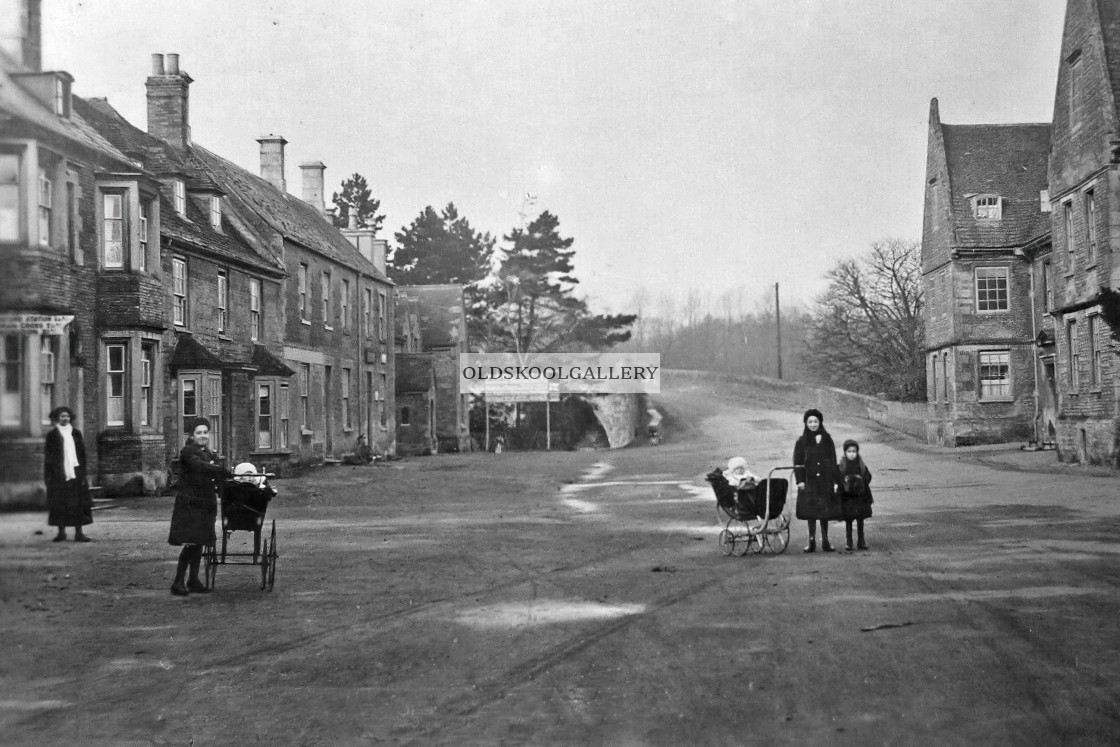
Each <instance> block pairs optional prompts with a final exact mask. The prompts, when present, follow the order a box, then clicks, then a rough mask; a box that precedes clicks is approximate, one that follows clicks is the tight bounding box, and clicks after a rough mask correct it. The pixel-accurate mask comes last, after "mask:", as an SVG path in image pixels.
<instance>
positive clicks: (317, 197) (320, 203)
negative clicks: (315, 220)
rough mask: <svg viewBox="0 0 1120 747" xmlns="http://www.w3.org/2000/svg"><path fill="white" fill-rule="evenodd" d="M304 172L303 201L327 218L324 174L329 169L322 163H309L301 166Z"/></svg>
mask: <svg viewBox="0 0 1120 747" xmlns="http://www.w3.org/2000/svg"><path fill="white" fill-rule="evenodd" d="M299 169H300V171H302V172H303V201H304V202H306V203H308V204H309V205H311V207H313V208H315V210H317V211H318V213H319V215H322V216H323V217H326V215H327V204H326V196H325V195H324V194H323V172H324V171H326V170H327V167H326V166H325V165H324V164H323V162H322V161H308V162H307V163H301V164H300V165H299Z"/></svg>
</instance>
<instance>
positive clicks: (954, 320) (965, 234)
mask: <svg viewBox="0 0 1120 747" xmlns="http://www.w3.org/2000/svg"><path fill="white" fill-rule="evenodd" d="M1049 147H1050V126H1049V125H1047V124H1009V125H947V124H943V123H942V122H941V117H940V113H939V109H938V102H937V99H933V101H932V102H931V103H930V116H929V139H928V145H927V163H926V187H925V218H924V222H923V230H922V289H923V293H924V296H925V300H926V303H925V312H924V313H925V323H926V340H927V356H926V377H927V391H928V395H927V399H928V402H929V407H928V410H929V412H928V417H927V439H928V440H929V442H930V443H937V444H942V445H952V446H959V445H967V444H977V443H989V442H1000V441H1009V440H1016V439H1022V440H1028V439H1030V438H1032V437H1033V435H1034V429H1035V412H1034V408H1035V364H1036V361H1035V353H1034V342H1035V335H1036V333H1035V323H1034V319H1033V312H1034V309H1033V306H1032V304H1031V298H1032V293H1031V271H1030V261H1029V260H1028V259H1027V257H1026V255H1025V254H1024V250H1025V249H1026V248H1027V247H1028V246H1031V247H1034V246H1037V245H1038V244H1039V243H1040V242H1044V241H1045V237H1047V236H1048V234H1049V230H1050V226H1049V217H1050V216H1049V214H1048V212H1049V207H1050V205H1049V201H1048V199H1047V198H1046V184H1047V181H1046V165H1047V156H1048V151H1049Z"/></svg>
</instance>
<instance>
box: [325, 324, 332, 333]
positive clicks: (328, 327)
mask: <svg viewBox="0 0 1120 747" xmlns="http://www.w3.org/2000/svg"><path fill="white" fill-rule="evenodd" d="M323 329H325V330H327V331H328V332H334V327H332V326H331V325H329V324H324V325H323Z"/></svg>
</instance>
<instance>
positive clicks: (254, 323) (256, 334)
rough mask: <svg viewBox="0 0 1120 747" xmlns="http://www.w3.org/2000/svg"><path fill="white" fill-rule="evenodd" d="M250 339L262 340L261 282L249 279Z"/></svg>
mask: <svg viewBox="0 0 1120 747" xmlns="http://www.w3.org/2000/svg"><path fill="white" fill-rule="evenodd" d="M249 339H250V340H253V341H254V342H256V341H257V340H259V339H261V281H260V280H258V279H257V278H249Z"/></svg>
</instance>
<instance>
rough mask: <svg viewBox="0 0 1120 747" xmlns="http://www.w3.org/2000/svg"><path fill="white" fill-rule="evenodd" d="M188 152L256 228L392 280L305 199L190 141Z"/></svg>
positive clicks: (329, 257) (349, 265) (384, 279)
mask: <svg viewBox="0 0 1120 747" xmlns="http://www.w3.org/2000/svg"><path fill="white" fill-rule="evenodd" d="M190 152H191V155H192V156H193V157H194V158H195V160H196V162H197V163H198V164H199V165H200V166H201V167H203V168H205V170H206V171H207V173H208V174H209V175H210V177H211V178H212V179H213V181H214V182H215V183H217V184H218V186H220V187H221V188H222V189H223V191H225V192H226V193H227V194H228V195H230V196H231V197H233V198H234V199H235V200H236V201H237V202H238V204H239V205H241V206H242V207H243V208H244V209H246V210H248V211H251V212H252V213H254V214H255V220H254V221H253V222H254V223H255V224H256V226H257V227H258V229H263V228H264V227H268V228H270V229H271V230H273V231H275V232H277V233H279V234H281V235H283V236H285V237H286V238H288V239H290V240H292V241H295V242H296V243H298V244H301V245H302V246H305V247H307V248H308V249H310V250H312V251H314V252H316V253H318V254H321V255H323V256H325V257H327V258H328V259H331V260H333V261H335V262H338V263H339V264H341V265H343V266H345V267H349V268H350V269H352V270H355V271H357V272H361V273H364V274H366V275H370V276H372V277H374V278H377V279H378V280H381V281H383V282H385V283H387V284H392V282H391V281H390V280H389V279H388V278H387V277H386V276H385V274H384V273H383V272H381V271H380V270H378V269H377V267H375V266H374V264H373V263H372V262H370V261H369V260H367V259H366V258H365V257H363V256H362V255H361V253H360V252H359V251H358V250H357V249H356V248H355V247H354V245H353V244H351V243H350V242H349V241H348V240H347V239H346V237H345V236H343V235H342V233H341V232H340V231H339V230H338V229H337V228H335V227H334V226H333V225H332V224H331V223H329V222H328V221H327V219H326V218H324V217H323V216H322V215H321V214H320V213H319V211H317V210H316V209H315V208H314V207H312V206H311V205H309V204H308V203H306V202H304V201H303V200H301V199H299V198H298V197H294V196H293V195H290V194H288V193H287V192H282V191H280V190H279V189H277V188H276V187H274V186H273V185H272V184H270V183H269V182H268V181H267V180H266V179H262V178H261V177H259V176H257V175H255V174H252V173H250V172H249V171H246V170H245V169H243V168H241V167H240V166H238V165H237V164H235V163H233V162H232V161H227V160H226V159H224V158H222V157H221V156H219V155H216V154H214V153H211V152H210V151H208V150H206V149H205V148H203V147H201V146H199V145H191V146H190Z"/></svg>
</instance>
